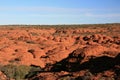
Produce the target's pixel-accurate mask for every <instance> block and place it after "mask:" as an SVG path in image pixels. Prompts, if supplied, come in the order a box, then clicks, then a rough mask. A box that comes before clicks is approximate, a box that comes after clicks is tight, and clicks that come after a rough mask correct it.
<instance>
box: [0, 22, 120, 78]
mask: <svg viewBox="0 0 120 80" xmlns="http://www.w3.org/2000/svg"><path fill="white" fill-rule="evenodd" d="M0 64H1V65H7V64H15V65H28V66H31V65H34V66H39V67H41V68H42V69H43V70H44V71H42V72H40V73H39V74H37V75H36V76H34V77H32V78H30V80H113V79H115V80H120V24H105V25H86V26H82V27H80V26H70V27H69V26H67V27H64V26H63V27H59V26H57V27H50V26H49V27H44V26H43V27H25V26H24V27H18V26H14V27H3V26H1V27H0Z"/></svg>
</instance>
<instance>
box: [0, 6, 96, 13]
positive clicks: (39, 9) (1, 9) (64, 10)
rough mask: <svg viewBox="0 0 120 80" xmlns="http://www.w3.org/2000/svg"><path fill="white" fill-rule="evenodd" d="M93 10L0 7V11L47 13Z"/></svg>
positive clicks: (86, 10)
mask: <svg viewBox="0 0 120 80" xmlns="http://www.w3.org/2000/svg"><path fill="white" fill-rule="evenodd" d="M94 10H95V9H87V8H59V7H0V11H49V12H54V11H55V12H88V11H94Z"/></svg>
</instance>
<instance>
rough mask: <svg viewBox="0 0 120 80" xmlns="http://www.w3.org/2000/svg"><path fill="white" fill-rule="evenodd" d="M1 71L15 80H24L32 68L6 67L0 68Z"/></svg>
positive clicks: (10, 65)
mask: <svg viewBox="0 0 120 80" xmlns="http://www.w3.org/2000/svg"><path fill="white" fill-rule="evenodd" d="M0 70H1V71H2V72H3V73H4V74H5V75H6V76H7V77H8V78H12V79H15V80H21V79H22V80H23V79H24V78H25V76H26V75H27V74H28V73H29V71H30V67H29V66H25V65H19V66H17V65H12V64H9V65H5V66H2V67H1V68H0Z"/></svg>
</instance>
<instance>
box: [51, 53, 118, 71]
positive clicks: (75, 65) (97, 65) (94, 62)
mask: <svg viewBox="0 0 120 80" xmlns="http://www.w3.org/2000/svg"><path fill="white" fill-rule="evenodd" d="M80 62H81V59H80V58H75V57H71V56H69V57H68V58H66V59H64V60H62V61H60V62H58V63H56V64H54V65H53V67H52V68H51V70H50V71H54V72H59V71H68V72H76V71H80V70H85V69H87V70H89V71H90V72H91V73H99V72H103V71H106V70H110V69H114V67H115V65H120V53H119V54H118V55H117V56H116V57H115V58H112V57H108V56H102V57H97V58H94V59H90V60H89V61H87V62H84V63H82V64H81V63H80ZM119 70H120V68H119ZM119 70H118V71H119ZM118 71H117V72H116V73H119V72H118Z"/></svg>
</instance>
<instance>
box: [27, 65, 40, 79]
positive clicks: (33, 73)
mask: <svg viewBox="0 0 120 80" xmlns="http://www.w3.org/2000/svg"><path fill="white" fill-rule="evenodd" d="M40 71H42V69H41V68H40V67H37V66H31V68H30V71H29V73H28V74H27V75H26V78H31V77H34V76H36V75H37V74H38V73H39V72H40Z"/></svg>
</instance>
